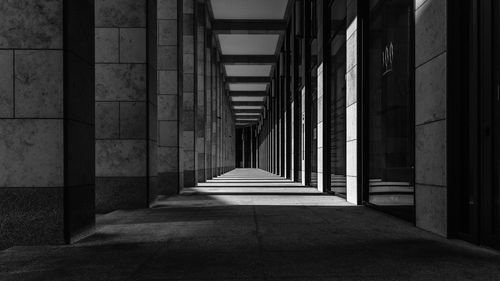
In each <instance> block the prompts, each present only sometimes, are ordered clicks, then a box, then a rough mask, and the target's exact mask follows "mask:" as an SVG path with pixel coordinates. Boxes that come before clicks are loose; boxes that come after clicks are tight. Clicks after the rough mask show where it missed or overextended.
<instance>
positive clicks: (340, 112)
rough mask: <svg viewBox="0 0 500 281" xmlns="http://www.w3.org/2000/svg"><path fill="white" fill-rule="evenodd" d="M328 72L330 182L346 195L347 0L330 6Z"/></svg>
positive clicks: (338, 191)
mask: <svg viewBox="0 0 500 281" xmlns="http://www.w3.org/2000/svg"><path fill="white" fill-rule="evenodd" d="M328 20H329V22H330V24H329V28H330V34H329V44H328V45H329V48H328V52H329V61H328V67H327V73H328V75H329V77H328V82H329V85H328V86H327V89H328V91H329V93H328V94H329V100H330V106H329V108H330V120H329V121H330V126H329V128H330V131H329V138H330V148H329V149H330V186H331V191H332V192H334V193H335V194H337V195H340V196H342V197H346V196H347V194H346V185H347V183H346V142H347V135H346V133H347V131H346V129H347V127H346V107H347V101H346V78H345V76H346V52H347V50H346V26H347V3H346V0H333V1H332V2H331V3H330V8H329V19H328Z"/></svg>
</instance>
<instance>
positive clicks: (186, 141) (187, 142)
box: [182, 131, 194, 163]
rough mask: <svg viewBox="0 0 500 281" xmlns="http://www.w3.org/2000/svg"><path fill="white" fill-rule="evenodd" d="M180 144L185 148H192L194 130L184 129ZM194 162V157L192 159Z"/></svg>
mask: <svg viewBox="0 0 500 281" xmlns="http://www.w3.org/2000/svg"><path fill="white" fill-rule="evenodd" d="M182 136H183V138H182V139H183V142H182V146H183V147H184V149H185V150H194V131H184V132H183V134H182ZM193 163H194V159H193Z"/></svg>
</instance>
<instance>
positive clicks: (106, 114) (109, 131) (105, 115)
mask: <svg viewBox="0 0 500 281" xmlns="http://www.w3.org/2000/svg"><path fill="white" fill-rule="evenodd" d="M95 111H96V117H95V119H96V133H95V134H96V135H95V137H96V138H97V139H116V138H119V137H120V103H119V102H96V104H95Z"/></svg>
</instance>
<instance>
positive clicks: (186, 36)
mask: <svg viewBox="0 0 500 281" xmlns="http://www.w3.org/2000/svg"><path fill="white" fill-rule="evenodd" d="M182 2H183V9H182V13H183V19H182V24H183V28H182V55H183V64H182V72H181V73H182V78H183V79H182V83H183V107H180V109H181V112H182V115H183V122H182V124H183V141H182V146H183V159H182V162H183V165H184V186H186V187H190V186H195V185H196V162H197V160H196V156H195V154H196V147H195V141H196V136H195V120H196V119H195V118H196V110H195V107H196V100H197V99H196V95H195V90H196V86H195V83H196V82H195V72H194V71H195V67H194V63H195V55H194V45H195V42H194V0H183V1H182Z"/></svg>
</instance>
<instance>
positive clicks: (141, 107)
mask: <svg viewBox="0 0 500 281" xmlns="http://www.w3.org/2000/svg"><path fill="white" fill-rule="evenodd" d="M95 11H96V15H95V27H96V29H95V36H96V37H95V41H96V48H95V50H96V52H95V62H96V67H95V71H96V92H95V99H96V104H95V108H96V209H97V212H109V211H113V210H117V209H135V208H144V207H147V206H148V201H149V198H148V156H149V153H148V144H149V141H148V139H149V138H148V136H147V133H148V129H147V128H148V126H147V124H148V119H149V118H148V108H149V104H148V95H147V81H148V79H147V58H146V54H147V52H146V46H147V43H146V42H147V40H146V37H147V36H146V34H147V28H146V27H147V22H146V18H147V1H146V0H139V1H136V0H96V1H95Z"/></svg>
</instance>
